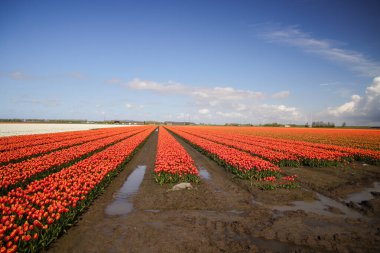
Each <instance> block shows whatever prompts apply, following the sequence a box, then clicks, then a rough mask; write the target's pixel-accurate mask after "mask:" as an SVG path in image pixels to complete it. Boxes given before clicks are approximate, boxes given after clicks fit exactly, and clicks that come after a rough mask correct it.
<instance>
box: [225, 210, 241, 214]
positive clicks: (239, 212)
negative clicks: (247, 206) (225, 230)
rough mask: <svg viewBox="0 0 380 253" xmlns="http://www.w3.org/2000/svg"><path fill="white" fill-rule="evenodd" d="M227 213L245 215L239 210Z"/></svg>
mask: <svg viewBox="0 0 380 253" xmlns="http://www.w3.org/2000/svg"><path fill="white" fill-rule="evenodd" d="M227 212H229V213H232V214H237V215H240V214H243V213H244V211H239V210H235V209H234V210H230V211H227Z"/></svg>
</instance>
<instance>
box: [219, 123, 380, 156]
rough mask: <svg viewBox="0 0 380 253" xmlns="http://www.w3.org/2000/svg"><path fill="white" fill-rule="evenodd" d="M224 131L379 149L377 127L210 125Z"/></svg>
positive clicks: (379, 141) (379, 133)
mask: <svg viewBox="0 0 380 253" xmlns="http://www.w3.org/2000/svg"><path fill="white" fill-rule="evenodd" d="M212 128H213V129H217V130H221V131H223V132H226V133H234V134H241V135H244V136H249V135H252V136H262V137H270V138H275V139H281V140H283V139H288V140H295V141H304V142H313V143H321V144H329V145H337V146H343V147H351V148H359V149H360V148H361V149H372V150H378V151H379V150H380V130H379V129H321V128H319V129H318V128H293V127H292V128H281V127H275V128H273V127H228V128H226V127H212Z"/></svg>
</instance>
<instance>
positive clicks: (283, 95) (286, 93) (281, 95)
mask: <svg viewBox="0 0 380 253" xmlns="http://www.w3.org/2000/svg"><path fill="white" fill-rule="evenodd" d="M289 95H290V91H288V90H286V91H280V92H278V93H275V94H273V95H272V97H273V98H276V99H282V98H287V97H289Z"/></svg>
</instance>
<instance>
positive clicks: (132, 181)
mask: <svg viewBox="0 0 380 253" xmlns="http://www.w3.org/2000/svg"><path fill="white" fill-rule="evenodd" d="M145 170H146V166H145V165H140V166H137V168H136V169H135V170H134V171H133V172H132V174H131V175H129V177H128V178H127V181H125V182H124V184H123V186H122V187H121V188H120V190H119V191H118V192H116V193H115V194H114V196H113V197H114V201H113V202H112V203H111V204H109V205H108V206H107V208H106V210H105V212H106V214H107V215H126V214H128V213H130V212H131V211H132V210H133V203H132V202H130V201H129V200H128V198H129V197H130V196H131V195H134V194H136V193H137V191H138V189H139V187H140V184H141V182H142V180H143V178H144V174H145Z"/></svg>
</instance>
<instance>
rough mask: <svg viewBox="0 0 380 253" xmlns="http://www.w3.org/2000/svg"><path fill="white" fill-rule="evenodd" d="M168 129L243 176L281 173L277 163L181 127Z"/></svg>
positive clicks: (260, 176) (263, 175)
mask: <svg viewBox="0 0 380 253" xmlns="http://www.w3.org/2000/svg"><path fill="white" fill-rule="evenodd" d="M168 129H169V130H171V131H173V132H174V133H176V134H178V135H179V136H181V137H182V138H184V139H186V140H187V141H188V142H190V143H192V144H193V145H195V146H196V148H198V149H200V150H201V151H203V152H205V153H206V154H207V155H208V156H210V157H211V158H213V159H215V160H217V161H218V162H219V163H221V164H222V165H224V166H225V167H226V168H227V169H228V170H230V171H232V172H233V173H235V174H237V175H239V176H241V177H243V178H248V177H255V178H257V179H259V178H263V177H267V176H278V175H279V173H280V168H279V167H278V166H277V165H274V164H272V163H270V162H268V161H265V160H263V159H261V158H259V157H256V156H252V155H250V154H248V153H246V152H243V151H240V150H238V149H235V148H232V147H227V146H225V145H222V144H218V143H215V142H212V141H209V140H207V139H204V138H200V137H197V136H195V135H191V134H188V133H186V132H184V131H182V129H181V128H180V127H168Z"/></svg>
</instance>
